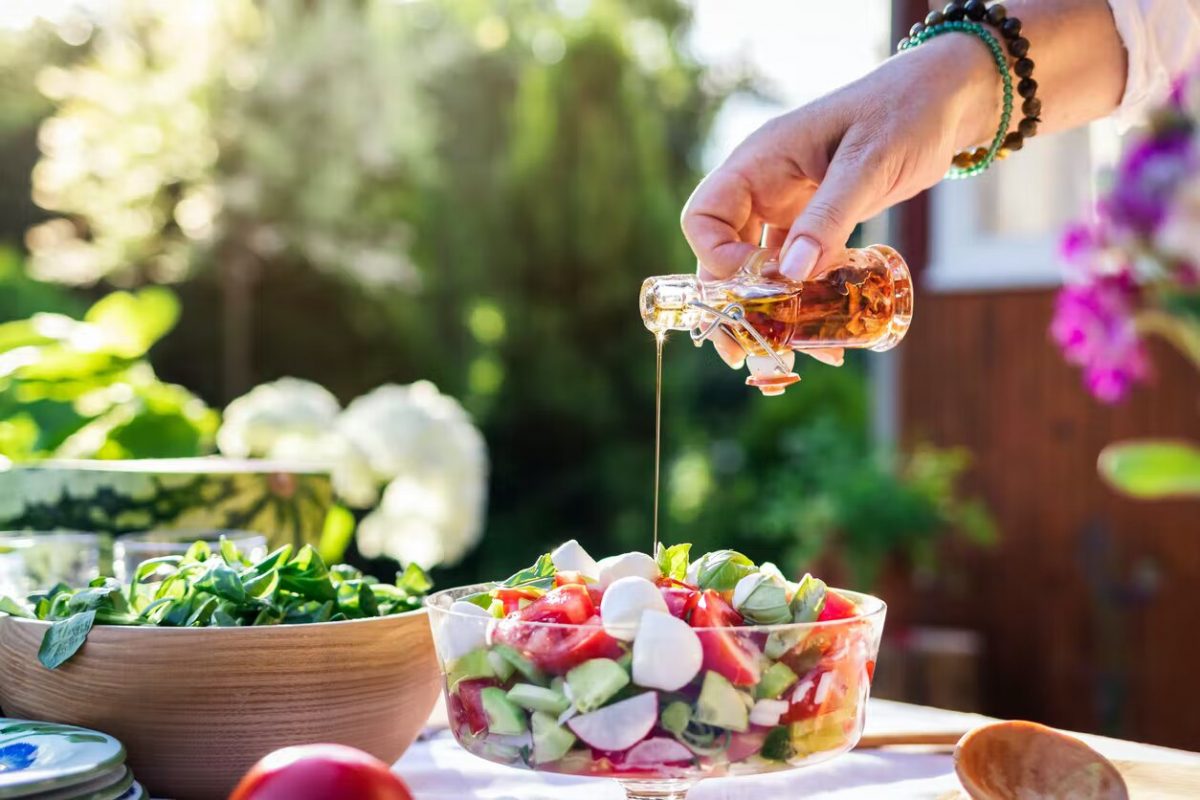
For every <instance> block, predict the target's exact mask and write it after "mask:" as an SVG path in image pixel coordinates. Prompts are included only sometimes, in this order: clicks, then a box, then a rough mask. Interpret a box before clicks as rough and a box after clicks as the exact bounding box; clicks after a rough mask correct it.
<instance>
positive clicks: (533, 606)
mask: <svg viewBox="0 0 1200 800" xmlns="http://www.w3.org/2000/svg"><path fill="white" fill-rule="evenodd" d="M726 552H728V551H726ZM710 555H712V554H710ZM706 557H707V556H706ZM645 558H646V559H647V560H649V556H645ZM601 563H603V562H601ZM535 568H536V567H535ZM525 572H528V571H525ZM519 575H521V573H518V576H519ZM518 576H514V578H517V577H518ZM550 580H551V581H553V583H552V584H551V585H550V587H549V588H534V589H529V588H528V587H524V588H522V587H516V588H513V587H511V586H508V585H506V584H510V583H511V582H512V581H513V579H510V580H509V581H508V582H505V584H479V585H475V586H466V587H461V588H457V589H448V590H445V591H442V592H438V593H436V594H434V595H431V596H430V597H429V598H428V601H427V605H428V608H429V616H430V624H431V625H432V626H433V631H434V640H435V643H436V647H437V653H438V660H439V662H440V664H441V668H442V677H443V689H444V691H445V693H446V702H447V709H448V713H449V719H450V728H451V730H452V732H453V734H454V736H455V738H456V739H457V740H458V742H459V743H460V744H461V745H462V746H463V747H464V748H466V749H467V750H468V751H470V752H471V753H473V754H474V755H477V756H479V757H481V758H485V759H488V760H489V761H494V762H498V763H501V764H506V765H510V766H513V767H519V768H525V769H532V770H538V771H544V772H554V773H560V774H568V775H577V776H587V777H602V778H613V779H616V780H618V781H620V782H621V783H622V785H623V787H624V789H625V791H626V793H627V794H628V796H629V797H630V798H683V797H684V796H685V795H686V794H687V791H688V789H689V788H690V787H691V786H692V785H693V784H694V783H696V782H697V781H699V780H701V779H703V778H712V777H726V776H737V775H753V774H759V773H764V772H771V771H776V770H785V769H793V768H796V767H802V766H808V765H811V764H816V763H819V762H822V761H825V760H828V759H831V758H833V757H835V756H837V755H840V754H842V753H845V752H847V751H848V750H850V749H851V748H853V747H854V746H855V744H856V743H857V742H858V739H859V737H860V736H861V734H862V727H863V722H864V715H865V710H866V702H867V696H868V693H869V690H870V685H871V679H872V677H873V674H874V669H875V658H876V655H877V653H878V649H879V639H880V635H881V633H882V630H883V622H884V616H885V613H886V606H885V604H884V603H883V602H882V601H881V600H879V599H877V598H874V597H871V596H868V595H863V594H858V593H854V592H848V591H841V590H834V589H830V590H826V589H825V587H824V585H823V584H821V583H820V581H814V583H815V584H819V590H820V593H821V594H822V595H823V596H822V597H820V598H818V599H817V602H819V603H820V607H821V613H819V614H816V613H814V614H812V616H814V617H819V618H816V619H813V620H812V621H808V622H787V623H782V624H750V620H751V618H752V614H750V613H748V614H747V615H746V617H743V616H742V615H741V614H740V613H739V612H738V611H736V610H735V609H734V606H735V605H738V604H737V603H735V602H733V601H736V600H738V599H741V600H742V601H743V603H742V604H741V605H745V598H744V595H745V592H742V594H743V597H741V598H739V597H738V596H737V592H735V591H734V590H733V589H726V590H724V591H719V590H715V589H706V590H701V589H700V588H699V587H698V586H696V585H694V584H690V583H688V582H686V581H684V580H679V579H673V578H670V577H667V576H665V575H659V576H658V577H657V578H655V577H653V576H651V575H646V576H645V577H644V578H635V579H632V580H631V579H630V578H628V577H626V578H625V579H624V581H623V582H622V583H621V584H617V583H608V582H607V581H603V580H601V581H597V582H592V581H590V580H587V579H582V578H579V577H577V576H575V575H573V574H567V577H566V578H565V579H564V577H563V574H561V573H560V574H558V575H554V576H552V577H551V578H550ZM572 580H578V581H579V582H578V583H572V582H569V581H572ZM637 581H641V582H642V583H637V585H636V586H635V587H634V589H636V591H634V592H632V594H637V592H641V593H642V595H643V597H644V598H646V602H643V603H641V604H640V605H639V604H638V603H637V602H633V603H630V602H629V600H628V598H629V596H630V594H631V593H630V592H625V591H624V589H621V590H620V591H618V587H621V586H624V587H628V586H630V585H631V584H634V583H636V582H637ZM804 581H812V579H811V578H809V576H805V579H804ZM545 583H546V580H545V579H543V585H544V584H545ZM785 583H786V582H785ZM606 584H607V585H606ZM642 584H646V585H648V586H649V587H650V589H647V588H646V585H642ZM602 586H603V587H604V588H601V587H602ZM791 586H792V587H795V586H796V584H791ZM799 586H800V587H802V588H801V591H804V589H803V587H805V582H801V583H800V584H799ZM651 590H652V591H654V592H656V593H657V594H658V595H659V596H660V597H661V598H662V602H661V604H659V603H657V602H652V601H653V598H648V597H647V596H648V595H649V592H650V591H651ZM739 591H740V590H739ZM610 594H611V595H613V596H614V597H615V596H616V595H617V594H621V597H618V598H616V599H612V598H609V595H610ZM792 596H797V597H798V596H799V593H798V592H796V591H795V590H793V591H792V592H790V593H789V601H788V603H789V605H792V602H791V599H790V598H791V597H792ZM610 599H611V600H612V602H609V601H610ZM802 599H803V598H801V600H802ZM485 605H486V606H488V607H487V608H484V606H485ZM647 605H649V606H650V607H649V608H647V607H646V606H647ZM631 608H632V609H633V612H632V613H631V612H630V609H631ZM750 610H751V611H752V609H750Z"/></svg>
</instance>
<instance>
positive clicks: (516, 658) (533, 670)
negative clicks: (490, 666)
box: [492, 644, 546, 686]
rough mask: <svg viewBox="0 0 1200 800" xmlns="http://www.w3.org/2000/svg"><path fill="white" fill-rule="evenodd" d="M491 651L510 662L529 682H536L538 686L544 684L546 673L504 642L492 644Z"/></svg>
mask: <svg viewBox="0 0 1200 800" xmlns="http://www.w3.org/2000/svg"><path fill="white" fill-rule="evenodd" d="M492 652H493V653H495V654H497V655H498V656H500V657H501V658H502V659H504V660H505V661H507V662H508V663H509V664H512V666H513V668H514V669H516V671H517V672H519V673H521V677H523V678H525V680H526V681H528V682H529V683H536V684H537V685H538V686H545V685H546V673H544V672H542V671H541V670H540V669H538V668H537V666H536V665H535V664H534V663H533V662H532V661H530V660H529V659H528V658H526V657H525V656H523V655H521V654H520V653H518V652H517V651H516V650H514V649H513V648H512V647H509V646H508V645H506V644H496V645H492Z"/></svg>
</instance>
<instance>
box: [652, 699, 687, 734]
mask: <svg viewBox="0 0 1200 800" xmlns="http://www.w3.org/2000/svg"><path fill="white" fill-rule="evenodd" d="M691 721H692V707H691V706H689V705H688V704H687V703H685V702H683V701H682V700H676V701H675V702H673V703H671V704H669V705H668V706H667V707H666V708H664V709H663V712H662V716H661V717H660V718H659V723H660V724H661V725H662V727H663V730H665V731H668V732H669V733H673V734H676V735H678V734H681V733H683V732H684V731H685V730H686V729H687V726H688V723H689V722H691Z"/></svg>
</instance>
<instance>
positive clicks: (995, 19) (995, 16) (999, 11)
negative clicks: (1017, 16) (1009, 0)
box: [987, 3, 1008, 25]
mask: <svg viewBox="0 0 1200 800" xmlns="http://www.w3.org/2000/svg"><path fill="white" fill-rule="evenodd" d="M1007 16H1008V9H1007V8H1005V7H1004V4H1002V3H995V4H993V5H992V6H991V7H990V8H989V9H988V10H987V20H988V22H990V23H992V24H993V25H999V24H1000V23H1001V22H1004V18H1005V17H1007Z"/></svg>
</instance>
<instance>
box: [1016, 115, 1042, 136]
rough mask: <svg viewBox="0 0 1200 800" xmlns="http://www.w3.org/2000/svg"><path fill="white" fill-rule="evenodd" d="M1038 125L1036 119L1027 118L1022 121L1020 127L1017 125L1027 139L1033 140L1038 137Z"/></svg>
mask: <svg viewBox="0 0 1200 800" xmlns="http://www.w3.org/2000/svg"><path fill="white" fill-rule="evenodd" d="M1037 125H1038V124H1037V120H1036V119H1030V118H1029V117H1026V118H1025V119H1023V120H1021V122H1020V124H1019V125H1017V130H1018V131H1020V132H1021V135H1022V136H1024V137H1025V138H1026V139H1032V138H1033V137H1035V136H1037Z"/></svg>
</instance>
